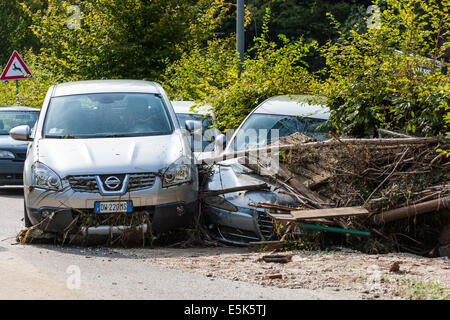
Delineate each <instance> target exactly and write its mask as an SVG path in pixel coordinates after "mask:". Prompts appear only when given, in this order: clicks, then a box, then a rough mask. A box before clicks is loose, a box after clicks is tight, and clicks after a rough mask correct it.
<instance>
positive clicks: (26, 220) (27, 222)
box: [23, 200, 33, 228]
mask: <svg viewBox="0 0 450 320" xmlns="http://www.w3.org/2000/svg"><path fill="white" fill-rule="evenodd" d="M23 222H24V224H25V228H30V227H32V226H33V224H32V223H31V221H30V218H28V214H27V207H26V205H25V200H24V201H23Z"/></svg>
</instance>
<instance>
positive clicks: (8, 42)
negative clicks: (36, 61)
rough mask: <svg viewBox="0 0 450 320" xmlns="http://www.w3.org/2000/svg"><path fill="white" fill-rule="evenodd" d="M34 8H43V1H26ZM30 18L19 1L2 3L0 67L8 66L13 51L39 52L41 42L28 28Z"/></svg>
mask: <svg viewBox="0 0 450 320" xmlns="http://www.w3.org/2000/svg"><path fill="white" fill-rule="evenodd" d="M24 2H26V3H27V4H28V5H29V6H30V7H32V8H35V9H37V8H42V6H43V4H42V1H41V0H24ZM30 20H31V19H29V17H28V16H27V15H26V14H25V12H24V11H23V10H22V7H21V5H20V4H19V1H18V0H9V1H1V2H0V65H2V64H4V65H6V62H7V61H8V59H9V57H10V56H11V53H12V52H13V50H18V51H26V50H27V49H30V48H33V49H35V50H39V47H40V45H39V41H38V39H37V38H36V37H35V36H34V35H33V33H32V32H31V30H30V29H29V28H28V25H29V23H30Z"/></svg>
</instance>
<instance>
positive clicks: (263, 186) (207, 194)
mask: <svg viewBox="0 0 450 320" xmlns="http://www.w3.org/2000/svg"><path fill="white" fill-rule="evenodd" d="M261 189H269V186H268V185H267V184H266V183H261V184H255V185H249V186H239V187H233V188H225V189H221V190H208V191H202V192H200V193H199V195H198V196H199V198H200V199H203V198H209V197H214V196H218V195H221V194H225V193H232V192H238V191H254V190H261Z"/></svg>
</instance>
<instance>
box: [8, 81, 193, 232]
mask: <svg viewBox="0 0 450 320" xmlns="http://www.w3.org/2000/svg"><path fill="white" fill-rule="evenodd" d="M186 129H187V130H182V128H180V125H179V122H178V121H177V118H176V115H175V112H174V110H173V107H172V105H171V103H170V101H169V99H168V97H167V95H166V93H165V91H164V89H163V88H162V87H161V86H160V85H159V84H157V83H154V82H147V81H137V80H100V81H80V82H69V83H63V84H59V85H55V86H52V87H50V88H49V90H48V92H47V95H46V97H45V100H44V102H43V106H42V111H41V114H40V117H39V120H38V122H37V124H36V128H35V130H34V131H33V133H31V132H30V127H29V126H28V125H23V126H19V127H15V128H13V129H12V130H11V131H10V135H11V136H12V138H14V139H16V140H20V141H29V142H31V145H30V149H29V154H28V157H27V159H26V162H25V167H24V198H25V200H24V220H25V225H26V226H27V227H30V226H39V228H40V229H42V230H44V231H48V232H56V233H60V232H65V231H67V230H68V228H73V230H74V231H77V232H78V231H80V230H81V229H83V228H84V229H83V230H82V231H83V232H84V233H87V234H89V235H91V234H94V235H109V234H111V233H115V232H121V231H123V230H126V229H127V228H128V227H129V226H127V225H114V226H112V225H102V224H101V223H100V224H99V222H98V221H100V220H101V219H100V220H96V218H98V217H106V216H112V217H115V216H119V215H121V216H124V217H125V218H126V219H125V220H126V221H133V219H134V217H135V216H134V215H135V213H137V212H139V213H142V212H143V213H145V215H146V216H148V221H149V222H150V225H149V223H146V224H140V225H138V226H137V227H138V228H139V230H142V231H143V232H146V231H147V230H148V229H150V228H151V230H152V231H153V232H163V231H166V230H170V229H172V228H176V227H179V226H185V225H187V224H189V223H190V222H191V220H192V219H193V216H194V214H195V212H197V197H198V195H197V194H198V173H197V168H196V166H195V164H194V162H193V157H192V152H191V150H190V147H189V142H188V138H189V137H187V136H186V131H187V132H191V131H192V130H193V129H194V128H193V127H187V128H186ZM80 215H83V216H89V217H91V218H92V219H94V220H95V221H97V222H96V223H91V224H90V225H87V227H86V226H84V225H81V224H80V223H81V222H80V221H81V219H80V220H77V217H80ZM127 219H128V220H127ZM134 220H136V219H134ZM76 221H77V222H76ZM103 221H105V220H103ZM134 227H136V225H134Z"/></svg>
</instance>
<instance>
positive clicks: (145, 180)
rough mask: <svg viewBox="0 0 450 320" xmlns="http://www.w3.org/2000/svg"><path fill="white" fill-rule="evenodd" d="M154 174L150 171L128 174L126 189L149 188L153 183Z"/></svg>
mask: <svg viewBox="0 0 450 320" xmlns="http://www.w3.org/2000/svg"><path fill="white" fill-rule="evenodd" d="M155 180H156V176H155V175H154V174H152V173H133V174H129V175H128V189H129V190H140V189H146V188H151V187H153V185H154V184H155Z"/></svg>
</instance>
